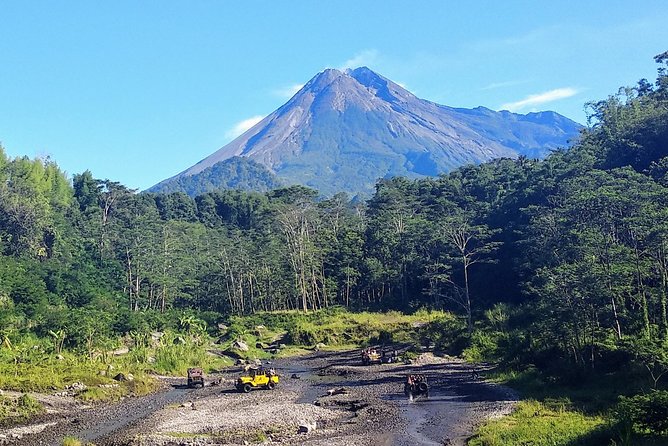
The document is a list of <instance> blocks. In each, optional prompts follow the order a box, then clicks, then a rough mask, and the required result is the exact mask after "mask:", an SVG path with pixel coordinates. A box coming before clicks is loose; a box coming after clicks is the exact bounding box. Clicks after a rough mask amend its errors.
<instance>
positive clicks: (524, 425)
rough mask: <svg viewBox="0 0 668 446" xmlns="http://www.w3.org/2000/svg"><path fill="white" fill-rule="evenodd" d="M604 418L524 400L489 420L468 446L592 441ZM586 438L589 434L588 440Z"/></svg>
mask: <svg viewBox="0 0 668 446" xmlns="http://www.w3.org/2000/svg"><path fill="white" fill-rule="evenodd" d="M604 425H605V421H604V419H603V418H602V417H599V416H588V415H584V414H582V413H579V412H575V411H570V410H567V409H565V408H563V407H552V408H550V407H548V406H547V405H546V404H544V403H541V402H538V401H535V400H526V401H521V402H520V403H519V404H518V405H517V409H516V410H515V411H514V412H513V413H512V414H511V415H509V416H507V417H503V418H500V419H498V420H494V421H491V422H488V423H487V424H485V425H484V426H483V427H481V428H480V429H479V430H478V432H477V433H476V435H475V436H474V437H473V438H472V439H471V440H470V441H469V443H468V444H469V446H512V445H531V446H561V445H564V446H566V445H568V446H576V445H577V446H580V445H585V444H607V443H590V442H589V441H590V440H591V439H592V438H591V436H592V435H593V434H596V433H597V432H598V431H599V430H600V429H601V427H603V426H604ZM584 437H589V438H587V439H586V440H582V441H586V442H585V443H583V442H581V439H583V438H584Z"/></svg>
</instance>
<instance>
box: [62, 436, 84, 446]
mask: <svg viewBox="0 0 668 446" xmlns="http://www.w3.org/2000/svg"><path fill="white" fill-rule="evenodd" d="M63 446H81V441H79V440H77V439H76V438H74V437H65V438H63Z"/></svg>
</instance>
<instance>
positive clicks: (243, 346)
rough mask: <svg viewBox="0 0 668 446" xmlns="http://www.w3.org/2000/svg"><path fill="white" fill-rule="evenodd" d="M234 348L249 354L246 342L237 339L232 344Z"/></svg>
mask: <svg viewBox="0 0 668 446" xmlns="http://www.w3.org/2000/svg"><path fill="white" fill-rule="evenodd" d="M232 348H233V349H235V350H239V351H242V352H247V351H248V344H246V343H245V342H244V341H242V340H240V339H237V340H236V341H234V342H233V343H232Z"/></svg>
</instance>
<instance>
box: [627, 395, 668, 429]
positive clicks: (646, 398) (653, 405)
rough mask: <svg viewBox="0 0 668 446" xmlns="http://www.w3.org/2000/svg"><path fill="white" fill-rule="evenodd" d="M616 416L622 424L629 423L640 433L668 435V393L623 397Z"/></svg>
mask: <svg viewBox="0 0 668 446" xmlns="http://www.w3.org/2000/svg"><path fill="white" fill-rule="evenodd" d="M616 416H617V419H618V420H619V422H620V423H622V424H626V423H629V424H630V425H631V426H632V427H633V429H634V430H636V431H637V432H639V433H656V434H668V391H665V390H654V391H652V392H650V393H648V394H645V395H636V396H633V397H629V398H627V397H621V400H620V402H619V405H618V406H617V409H616Z"/></svg>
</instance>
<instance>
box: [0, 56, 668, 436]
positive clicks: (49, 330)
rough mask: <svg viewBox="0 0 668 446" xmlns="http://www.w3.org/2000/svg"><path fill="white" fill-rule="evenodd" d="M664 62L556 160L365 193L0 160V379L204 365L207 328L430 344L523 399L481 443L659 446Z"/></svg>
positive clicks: (596, 112)
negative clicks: (171, 184)
mask: <svg viewBox="0 0 668 446" xmlns="http://www.w3.org/2000/svg"><path fill="white" fill-rule="evenodd" d="M656 60H657V62H658V63H659V64H661V65H660V66H661V68H660V70H659V76H658V79H657V81H656V84H650V83H649V82H647V81H644V80H643V81H641V82H639V84H638V85H637V86H636V87H633V88H623V89H621V90H620V91H619V92H618V93H617V94H615V95H612V96H610V97H609V98H607V99H606V100H602V101H600V102H596V103H591V104H588V106H589V109H590V112H591V113H590V117H591V122H590V126H589V128H588V129H587V130H585V131H583V133H582V135H581V137H580V140H579V141H578V142H577V143H576V144H575V145H574V146H573V147H571V148H570V149H569V150H562V151H557V152H555V153H553V154H552V155H550V156H549V157H548V158H547V159H545V160H544V161H537V160H532V159H527V158H520V159H518V160H510V159H500V160H496V161H493V162H490V163H486V164H481V165H477V166H473V165H471V166H466V167H463V168H460V169H458V170H456V171H454V172H452V173H451V174H448V175H443V176H441V177H438V178H429V179H420V180H408V179H405V178H392V179H386V180H382V181H380V182H379V183H378V184H377V185H376V193H375V195H374V196H373V197H372V198H371V199H370V200H369V201H368V202H366V203H353V202H351V201H350V200H349V199H348V197H347V196H345V195H344V194H339V195H336V196H334V197H333V198H331V199H327V200H318V199H317V192H316V191H314V190H311V189H308V188H305V187H301V186H292V187H289V188H283V189H275V190H273V191H271V192H267V193H264V194H261V193H250V192H239V191H217V192H209V193H206V194H202V195H199V196H197V197H196V198H194V199H192V198H190V197H188V196H187V195H185V194H182V193H172V194H149V193H144V194H136V193H134V191H132V190H129V189H127V188H126V187H124V186H123V185H121V184H118V183H116V182H113V181H110V180H98V179H95V178H94V177H93V176H92V174H91V173H90V172H84V173H82V174H78V175H75V176H74V178H73V182H72V183H70V182H69V181H68V179H67V178H66V176H65V175H64V173H63V172H62V171H60V169H59V168H58V167H57V165H56V164H55V163H54V162H53V161H50V160H39V159H37V160H30V159H27V158H16V159H10V158H8V157H7V156H6V155H5V154H4V152H0V252H1V255H0V343H1V344H2V347H1V348H0V368H2V373H0V376H1V377H2V382H1V383H0V387H3V388H11V389H17V390H28V389H30V388H42V386H44V388H46V387H48V386H55V387H62V386H65V385H67V384H71V382H73V381H76V380H84V381H86V382H87V383H88V384H96V383H98V382H99V383H107V382H109V381H108V380H109V379H110V378H109V377H108V375H105V374H101V373H100V372H101V371H102V370H105V369H108V366H109V365H112V366H113V367H114V368H115V370H123V371H124V372H126V373H134V374H136V376H137V377H139V378H138V381H137V382H138V383H141V382H143V378H142V376H144V375H143V374H145V372H146V371H158V372H161V373H182V371H183V369H184V367H186V366H187V365H189V364H192V365H197V364H202V365H205V366H206V367H209V369H211V368H215V367H219V366H222V365H224V364H225V360H224V359H216V360H215V361H219V362H218V363H216V362H215V361H214V360H212V359H211V358H212V356H211V355H208V354H207V352H206V351H207V350H208V349H210V348H211V347H210V341H211V338H213V339H218V338H219V337H221V336H223V335H224V334H226V336H227V337H225V336H223V339H222V340H221V341H220V342H223V343H224V342H230V341H231V340H232V339H234V338H235V337H242V338H243V337H244V336H249V332H252V331H253V330H255V329H256V328H255V327H257V326H258V325H264V326H265V327H267V329H268V330H273V332H272V333H271V335H270V336H269V338H271V337H273V336H274V335H276V336H278V335H281V336H288V338H286V339H289V340H290V341H291V342H292V343H294V344H298V345H302V346H309V347H310V346H312V344H315V343H318V342H323V343H325V344H332V345H346V344H348V343H350V344H355V345H359V344H360V343H362V342H375V341H379V342H382V341H386V342H389V341H395V342H403V341H410V342H419V341H420V338H426V339H428V341H429V342H430V343H434V344H435V346H436V348H437V349H439V350H441V351H444V352H448V353H453V354H462V355H464V356H465V357H466V358H468V359H470V360H473V361H481V360H484V361H494V362H497V363H498V364H499V366H500V367H499V369H498V370H499V372H498V373H497V375H496V378H497V379H499V380H501V381H504V382H509V383H511V384H513V385H515V386H516V387H518V388H520V389H521V390H523V391H524V394H525V395H526V396H528V397H531V398H532V399H533V401H532V402H531V401H530V402H527V403H525V404H524V405H523V406H521V408H520V410H519V411H518V412H517V413H516V414H515V415H513V417H514V418H511V419H507V420H503V421H500V422H498V423H497V424H495V425H490V426H488V427H487V428H485V429H487V430H483V431H481V432H480V433H479V436H478V437H477V438H476V439H475V440H474V441H476V442H477V443H475V444H484V445H494V444H527V443H522V441H523V440H522V438H524V439H526V438H527V436H531V435H534V436H537V435H539V432H543V431H544V430H545V431H546V432H548V433H549V435H551V437H549V440H542V439H538V438H536V439H534V443H532V444H559V445H575V444H610V440H614V441H615V444H617V445H620V444H627V445H630V444H634V445H637V444H665V443H666V442H667V441H668V438H667V437H666V433H667V432H668V422H667V419H668V417H667V416H666V411H668V391H667V390H666V376H668V373H667V372H668V350H667V342H668V318H667V307H668V304H667V302H668V224H667V223H666V222H668V73H667V72H666V62H667V61H668V53H664V54H662V55H659V56H657V58H656ZM333 307H337V308H341V307H343V308H345V309H346V311H347V312H346V311H344V310H337V309H333ZM420 309H422V310H423V311H422V313H418V316H416V318H417V319H416V320H411V319H410V317H406V316H400V314H399V313H388V314H386V315H384V316H382V317H381V316H374V315H373V313H366V316H364V315H353V314H354V313H355V312H359V311H363V310H366V311H377V310H382V311H387V310H396V311H399V312H404V313H408V314H411V313H415V312H416V311H418V310H420ZM428 310H435V311H434V312H433V313H430V312H429V311H428ZM286 311H291V312H288V313H285V312H286ZM349 312H352V313H349ZM393 314H394V315H396V318H397V321H396V323H397V324H398V325H397V326H394V328H392V330H389V331H388V330H386V329H384V328H383V327H384V326H385V325H386V322H388V320H387V319H382V318H390V319H391V318H392V317H393V316H392V315H393ZM286 315H293V316H286ZM430 315H435V316H430ZM451 315H455V316H451ZM366 317H368V321H367V322H365V323H363V324H360V323H358V322H355V321H359V320H361V319H362V320H363V319H364V318H366ZM235 318H237V319H235ZM245 318H250V319H245ZM319 318H322V319H319ZM360 318H361V319H360ZM376 318H380V319H379V320H384V321H385V322H383V325H378V324H375V325H374V323H373V321H374V320H377V319H376ZM418 319H419V320H418ZM423 319H424V320H423ZM244 321H246V322H244ZM414 322H419V323H418V324H415V326H413V325H411V324H413V323H414ZM423 322H426V323H427V325H426V326H425V325H423ZM221 323H224V324H226V325H227V326H228V328H227V331H224V332H221V328H220V326H219V324H221ZM402 324H403V325H402ZM406 324H408V325H406ZM387 326H391V324H387ZM353 327H357V328H353ZM362 327H366V331H358V330H361V329H362ZM420 327H426V328H424V330H425V331H424V332H420V331H419V330H418V329H419V328H420ZM230 330H231V331H230ZM156 332H159V333H161V335H160V336H157V339H154V336H153V335H154V334H155V333H156ZM251 334H252V333H251ZM253 336H256V335H253ZM254 339H257V336H256V337H255V338H254ZM268 340H271V339H268ZM123 345H129V346H130V352H129V353H128V354H127V355H124V356H119V357H114V356H113V355H110V354H109V352H110V351H113V350H114V349H116V348H118V347H121V346H123ZM179 349H180V350H179ZM187 355H188V356H187ZM216 358H218V357H217V356H216ZM212 361H213V362H212ZM73 363H76V364H77V366H76V367H72V368H71V367H70V364H73ZM84 364H85V366H84ZM45 368H46V369H45ZM47 369H48V370H49V372H50V373H53V376H54V378H53V379H52V380H51V381H48V380H47V378H46V376H47V374H46V373H45V371H46V370H47ZM73 370H74V371H73ZM27 371H29V373H28V372H27ZM24 373H27V375H26V376H33V377H34V379H26V380H22V375H23V374H24ZM37 377H39V378H40V380H43V381H40V380H38V379H37ZM148 387H150V384H148V381H147V384H146V385H145V386H144V385H138V386H137V388H136V389H135V388H128V389H125V390H123V391H124V392H135V391H136V392H142V391H148ZM98 388H101V389H104V388H105V387H98ZM110 393H112V392H111V391H110ZM98 396H99V395H98ZM107 396H108V395H105V396H104V397H105V398H106V397H107ZM555 401H556V403H555ZM26 404H27V403H26ZM27 405H28V406H30V404H27ZM513 420H514V421H513ZM568 420H570V421H568ZM528 421H531V422H536V423H552V424H553V425H555V426H562V427H563V426H566V425H567V424H565V423H573V426H574V427H573V428H572V429H571V428H566V430H567V431H568V432H567V433H566V434H564V435H562V436H559V435H557V432H558V430H555V429H542V428H534V427H531V425H527V424H526V422H528ZM541 441H542V443H541ZM662 442H663V443H662Z"/></svg>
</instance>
